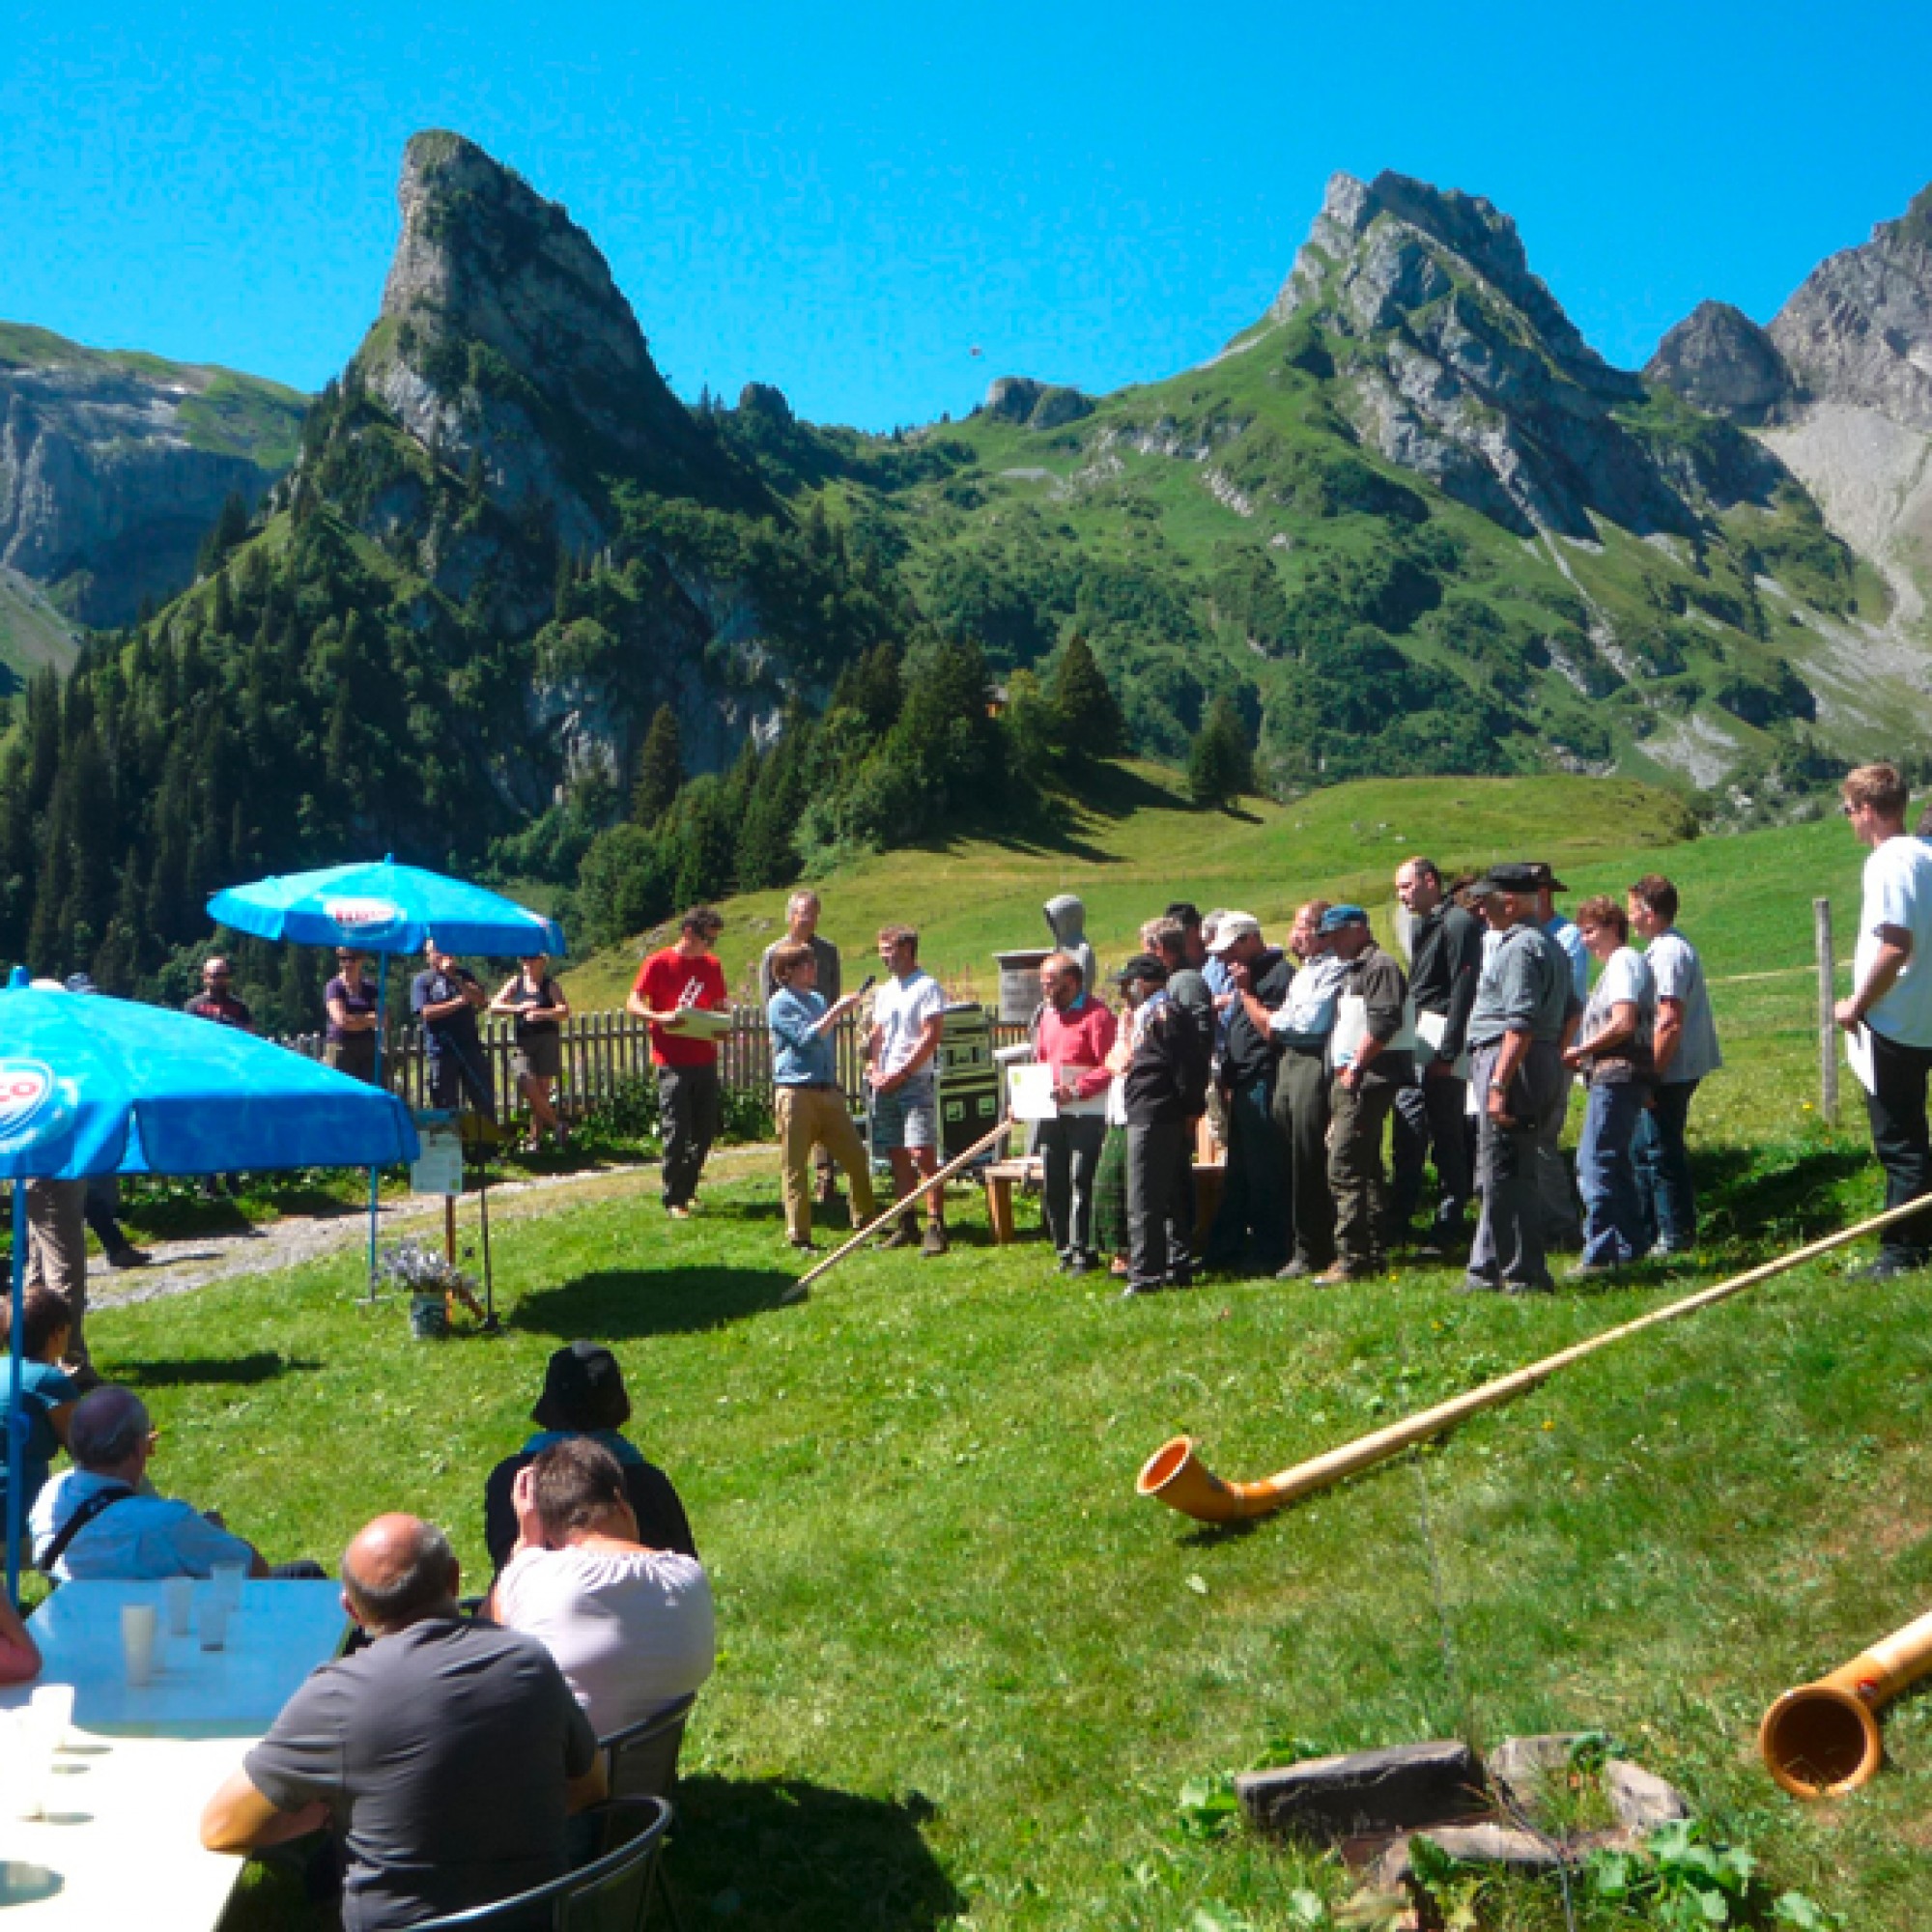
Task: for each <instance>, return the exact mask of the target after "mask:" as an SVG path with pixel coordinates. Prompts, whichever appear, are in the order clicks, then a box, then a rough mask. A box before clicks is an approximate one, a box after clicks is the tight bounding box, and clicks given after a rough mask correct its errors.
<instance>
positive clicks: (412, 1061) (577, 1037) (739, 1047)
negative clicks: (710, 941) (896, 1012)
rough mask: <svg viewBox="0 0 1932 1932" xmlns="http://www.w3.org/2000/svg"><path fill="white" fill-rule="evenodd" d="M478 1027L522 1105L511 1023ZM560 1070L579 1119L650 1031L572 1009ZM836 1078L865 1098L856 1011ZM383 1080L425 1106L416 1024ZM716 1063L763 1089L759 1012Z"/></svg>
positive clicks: (565, 1101) (1001, 1042)
mask: <svg viewBox="0 0 1932 1932" xmlns="http://www.w3.org/2000/svg"><path fill="white" fill-rule="evenodd" d="M476 1031H477V1034H478V1037H480V1038H481V1040H482V1043H483V1058H484V1064H485V1065H486V1066H487V1067H488V1069H489V1073H490V1081H491V1085H492V1088H493V1089H494V1091H495V1093H496V1095H497V1107H498V1109H499V1110H501V1111H502V1112H504V1113H506V1114H507V1113H515V1112H519V1111H521V1108H520V1103H519V1097H518V1094H517V1084H516V1077H515V1074H514V1072H513V1071H512V1060H513V1056H514V1054H515V1052H516V1038H515V1023H514V1022H513V1021H511V1020H508V1019H503V1018H500V1017H498V1016H497V1015H495V1014H484V1015H479V1016H478V1018H477V1022H476ZM992 1031H993V1044H994V1046H995V1047H1001V1046H1008V1045H1010V1044H1012V1043H1013V1042H1014V1041H1017V1040H1023V1039H1024V1038H1025V1037H1026V1028H1025V1027H1022V1026H1012V1025H1009V1024H1007V1023H1006V1022H1004V1021H1000V1020H995V1021H994V1022H993V1029H992ZM562 1035H563V1037H562V1047H563V1071H562V1073H561V1075H560V1076H559V1078H558V1080H557V1083H556V1094H555V1098H556V1106H557V1111H558V1112H559V1113H560V1114H562V1115H563V1116H564V1117H565V1118H566V1119H568V1120H578V1119H581V1118H582V1116H583V1115H584V1114H585V1113H587V1112H589V1110H590V1109H591V1108H592V1107H594V1106H595V1105H597V1103H598V1102H599V1101H603V1100H609V1099H611V1097H612V1096H613V1095H615V1094H617V1093H618V1091H619V1090H620V1089H621V1088H623V1087H624V1086H625V1085H626V1083H628V1082H635V1081H639V1080H648V1079H650V1078H651V1077H652V1073H651V1046H650V1030H649V1028H648V1027H647V1025H646V1024H645V1022H644V1021H642V1020H640V1019H639V1018H638V1017H637V1016H636V1014H634V1013H627V1012H622V1011H617V1012H601V1013H600V1012H592V1013H573V1014H572V1015H571V1016H570V1018H569V1019H567V1020H565V1021H564V1023H563V1028H562ZM281 1043H282V1044H283V1045H284V1046H288V1047H293V1048H294V1049H295V1051H296V1052H298V1053H300V1054H303V1055H305V1056H306V1057H307V1058H309V1059H311V1060H319V1059H321V1058H322V1050H323V1037H322V1035H321V1034H319V1033H305V1034H297V1035H296V1036H294V1037H292V1038H285V1039H283V1041H282V1042H281ZM834 1044H835V1047H836V1049H837V1054H838V1084H839V1085H840V1086H841V1087H842V1088H843V1089H844V1090H845V1097H846V1100H847V1101H848V1102H849V1103H850V1104H851V1105H852V1106H853V1107H854V1108H855V1109H857V1108H859V1107H861V1106H863V1104H864V1099H865V1077H864V1076H865V1067H866V1029H865V1026H864V1025H863V1023H862V1022H861V1020H860V1018H859V1016H858V1015H857V1014H856V1013H847V1014H845V1015H844V1017H843V1018H842V1019H840V1021H839V1022H838V1027H837V1029H836V1030H835V1040H834ZM718 1066H719V1072H720V1074H721V1076H722V1077H723V1080H724V1084H725V1086H726V1087H727V1088H735V1089H740V1090H744V1091H749V1092H753V1093H764V1092H766V1091H768V1090H769V1089H770V1087H771V1084H772V1041H771V1035H770V1034H769V1033H768V1032H767V1031H766V1029H765V1021H764V1015H763V1014H762V1013H756V1012H752V1011H748V1010H746V1009H739V1010H738V1011H737V1012H736V1013H735V1014H734V1015H733V1017H732V1025H731V1031H730V1032H729V1033H728V1034H726V1035H725V1037H723V1038H722V1039H721V1040H720V1041H719V1043H718ZM384 1067H385V1068H386V1078H385V1082H384V1084H385V1085H386V1086H387V1087H388V1088H389V1090H390V1091H391V1092H392V1093H394V1094H399V1095H400V1096H401V1097H402V1098H403V1099H404V1100H406V1101H407V1102H408V1103H409V1104H410V1105H411V1106H412V1107H426V1106H428V1105H429V1070H428V1066H427V1065H426V1063H425V1059H424V1055H423V1039H422V1029H421V1028H420V1027H419V1026H417V1025H415V1024H414V1023H413V1022H411V1023H408V1024H405V1025H401V1026H398V1025H396V1024H394V1023H393V1022H392V1023H391V1025H390V1027H389V1035H388V1041H387V1045H386V1047H385V1050H384Z"/></svg>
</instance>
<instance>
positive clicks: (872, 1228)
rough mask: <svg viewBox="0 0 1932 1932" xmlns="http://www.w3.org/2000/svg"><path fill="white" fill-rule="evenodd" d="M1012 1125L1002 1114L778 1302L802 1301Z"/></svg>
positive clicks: (876, 1215)
mask: <svg viewBox="0 0 1932 1932" xmlns="http://www.w3.org/2000/svg"><path fill="white" fill-rule="evenodd" d="M1012 1124H1013V1122H1012V1117H1011V1116H1010V1115H1002V1116H1001V1119H1000V1124H999V1125H998V1126H997V1127H995V1128H993V1130H992V1131H991V1132H990V1133H987V1134H982V1135H981V1136H980V1138H979V1139H978V1140H977V1141H975V1142H974V1143H973V1145H972V1146H971V1147H969V1148H968V1149H967V1150H966V1151H965V1152H964V1153H961V1154H955V1155H954V1156H953V1157H952V1159H951V1160H950V1161H948V1162H947V1163H946V1165H945V1166H944V1167H942V1168H941V1169H940V1170H939V1172H938V1173H937V1174H935V1175H933V1176H932V1177H931V1179H927V1180H922V1181H921V1182H920V1184H919V1185H918V1186H917V1187H915V1188H914V1189H913V1191H912V1192H911V1193H910V1194H908V1195H906V1196H904V1197H903V1198H902V1199H901V1200H897V1201H894V1202H892V1203H890V1204H889V1205H888V1206H887V1207H885V1208H882V1209H881V1210H880V1211H879V1212H878V1213H876V1214H874V1215H873V1216H872V1218H871V1219H870V1220H869V1221H867V1223H866V1225H865V1226H864V1227H863V1228H861V1229H860V1230H859V1231H858V1233H857V1234H855V1235H854V1236H852V1237H851V1238H850V1239H849V1240H848V1241H846V1242H845V1244H844V1245H843V1246H842V1247H838V1248H834V1249H833V1251H832V1252H831V1253H830V1254H829V1255H827V1256H826V1257H825V1259H824V1260H823V1261H822V1262H820V1263H819V1264H817V1265H816V1266H815V1267H812V1268H809V1269H808V1270H807V1271H806V1272H805V1273H804V1274H802V1275H800V1276H799V1278H798V1279H797V1280H796V1281H795V1282H793V1283H792V1285H791V1286H790V1287H789V1288H788V1289H786V1290H785V1292H784V1293H782V1294H781V1295H780V1296H779V1301H780V1303H781V1304H783V1303H786V1302H792V1301H803V1300H804V1299H805V1297H806V1295H807V1294H808V1293H810V1290H811V1284H812V1283H813V1282H815V1281H816V1280H817V1279H818V1277H819V1276H820V1275H822V1274H824V1273H825V1272H826V1270H827V1269H828V1268H833V1267H837V1266H838V1264H839V1263H840V1262H842V1261H843V1260H844V1259H845V1257H846V1256H847V1255H849V1254H850V1253H851V1252H852V1250H853V1249H854V1248H856V1247H859V1246H861V1245H863V1244H864V1243H865V1242H867V1241H868V1240H870V1239H871V1237H872V1236H874V1235H876V1234H877V1233H878V1232H879V1230H880V1229H881V1228H883V1227H884V1226H885V1225H886V1223H887V1222H888V1221H891V1220H894V1219H895V1218H896V1217H897V1216H898V1215H900V1214H903V1213H904V1212H905V1211H906V1210H907V1209H908V1208H911V1207H912V1206H913V1204H914V1203H915V1202H919V1201H923V1200H924V1199H925V1197H926V1196H927V1195H928V1194H930V1193H931V1192H932V1190H933V1189H934V1188H935V1187H943V1186H945V1184H946V1182H947V1181H948V1180H949V1179H951V1178H952V1176H953V1175H955V1174H957V1173H958V1172H959V1170H960V1169H961V1168H962V1167H964V1166H965V1165H966V1163H967V1162H968V1161H972V1160H978V1159H979V1157H980V1155H981V1154H982V1153H984V1152H985V1151H986V1150H987V1149H988V1148H989V1147H991V1146H992V1145H993V1143H994V1142H995V1141H997V1140H998V1139H999V1138H1000V1136H1001V1135H1002V1134H1004V1133H1006V1132H1008V1131H1009V1129H1010V1128H1011V1126H1012Z"/></svg>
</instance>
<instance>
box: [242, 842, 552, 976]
mask: <svg viewBox="0 0 1932 1932" xmlns="http://www.w3.org/2000/svg"><path fill="white" fill-rule="evenodd" d="M208 916H209V917H210V918H211V919H213V920H214V921H216V922H217V923H220V924H222V925H226V926H232V927H233V928H234V929H235V930H236V931H237V932H249V933H253V934H254V935H255V936H256V937H257V938H259V939H289V940H293V941H295V943H296V944H297V945H298V946H354V947H356V948H357V949H359V950H360V951H362V952H377V953H388V952H421V951H422V947H423V942H424V941H425V940H427V939H428V938H430V936H431V935H432V934H434V935H435V937H436V938H437V939H439V940H440V941H441V943H442V944H443V945H444V946H446V947H447V948H448V949H449V951H450V952H474V953H481V954H483V955H484V956H486V957H495V958H502V959H508V958H515V957H518V956H520V955H523V954H526V953H531V952H543V953H548V954H549V955H550V956H551V957H552V958H560V957H561V956H562V954H563V950H564V946H563V929H562V927H560V926H559V925H558V924H557V923H556V922H555V921H554V920H550V919H546V918H544V916H543V915H542V914H541V913H536V912H531V911H530V910H529V909H528V908H527V907H526V906H520V905H518V904H517V902H516V901H515V900H514V899H506V898H505V897H503V895H501V894H500V893H493V892H490V891H488V890H487V889H486V888H485V887H482V886H472V885H469V884H467V883H466V882H465V881H464V880H462V879H448V878H444V877H443V875H442V874H441V873H440V872H426V871H424V870H423V869H422V867H419V866H399V865H397V864H396V862H395V861H394V860H393V859H384V861H383V862H382V864H381V865H363V866H327V867H324V868H323V869H322V870H321V871H318V872H291V873H290V874H289V875H288V876H287V877H286V878H274V879H258V880H256V882H255V883H254V884H253V885H251V886H230V887H229V888H228V889H227V890H226V891H225V892H219V893H216V894H215V895H214V896H213V898H212V899H210V900H209V902H208Z"/></svg>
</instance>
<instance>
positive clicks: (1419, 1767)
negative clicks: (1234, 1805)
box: [1235, 1739, 1485, 1845]
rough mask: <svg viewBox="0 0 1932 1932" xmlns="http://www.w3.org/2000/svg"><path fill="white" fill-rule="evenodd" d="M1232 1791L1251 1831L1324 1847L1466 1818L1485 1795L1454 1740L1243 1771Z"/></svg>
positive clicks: (1478, 1774)
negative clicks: (1365, 1834)
mask: <svg viewBox="0 0 1932 1932" xmlns="http://www.w3.org/2000/svg"><path fill="white" fill-rule="evenodd" d="M1235 1790H1236V1796H1237V1797H1238V1798H1239V1799H1240V1802H1241V1807H1242V1809H1243V1810H1244V1811H1245V1812H1246V1814H1247V1816H1248V1818H1249V1820H1250V1822H1251V1823H1252V1824H1253V1825H1254V1826H1255V1827H1256V1829H1257V1830H1260V1831H1263V1832H1270V1833H1278V1834H1282V1835H1287V1836H1293V1837H1298V1838H1305V1839H1309V1840H1312V1841H1314V1842H1316V1843H1318V1844H1326V1845H1332V1844H1339V1843H1340V1842H1341V1841H1342V1840H1343V1839H1344V1838H1349V1837H1353V1836H1357V1835H1359V1834H1361V1833H1372V1832H1399V1831H1406V1830H1415V1829H1419V1828H1420V1827H1422V1826H1425V1825H1436V1824H1441V1823H1444V1822H1445V1821H1447V1820H1450V1819H1455V1818H1466V1817H1467V1816H1469V1814H1470V1813H1471V1812H1472V1811H1477V1810H1480V1809H1481V1808H1482V1807H1483V1804H1484V1798H1485V1795H1484V1787H1483V1771H1482V1767H1481V1765H1479V1764H1478V1763H1477V1761H1476V1754H1475V1752H1473V1751H1472V1750H1471V1749H1470V1748H1469V1747H1468V1746H1467V1745H1465V1744H1463V1743H1461V1742H1460V1741H1458V1740H1455V1739H1448V1740H1445V1741H1443V1742H1441V1743H1435V1744H1422V1745H1402V1746H1398V1747H1396V1748H1394V1749H1392V1750H1374V1751H1350V1752H1348V1753H1347V1754H1345V1755H1343V1756H1339V1757H1321V1758H1309V1759H1306V1760H1304V1761H1303V1762H1302V1763H1300V1764H1293V1765H1288V1766H1285V1767H1284V1768H1282V1769H1281V1770H1278V1771H1256V1772H1249V1773H1246V1774H1245V1775H1243V1776H1239V1777H1237V1778H1236V1780H1235Z"/></svg>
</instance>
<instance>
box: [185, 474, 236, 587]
mask: <svg viewBox="0 0 1932 1932" xmlns="http://www.w3.org/2000/svg"><path fill="white" fill-rule="evenodd" d="M247 534H248V505H247V503H246V502H245V501H244V500H243V499H242V497H241V493H240V492H239V491H235V490H231V491H230V492H229V493H228V495H227V496H226V497H224V498H223V499H222V504H221V511H220V514H219V515H218V516H217V517H216V518H215V520H214V527H213V529H211V530H210V531H209V533H208V534H207V535H206V536H205V537H203V538H202V540H201V552H200V554H199V555H198V556H197V557H196V558H195V575H196V576H197V577H212V576H213V574H214V572H216V571H217V570H219V569H220V568H221V566H222V564H223V563H225V562H226V561H227V559H228V554H229V553H230V552H231V551H233V550H236V549H238V548H239V547H240V546H241V541H242V539H243V538H244V537H246V536H247Z"/></svg>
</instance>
